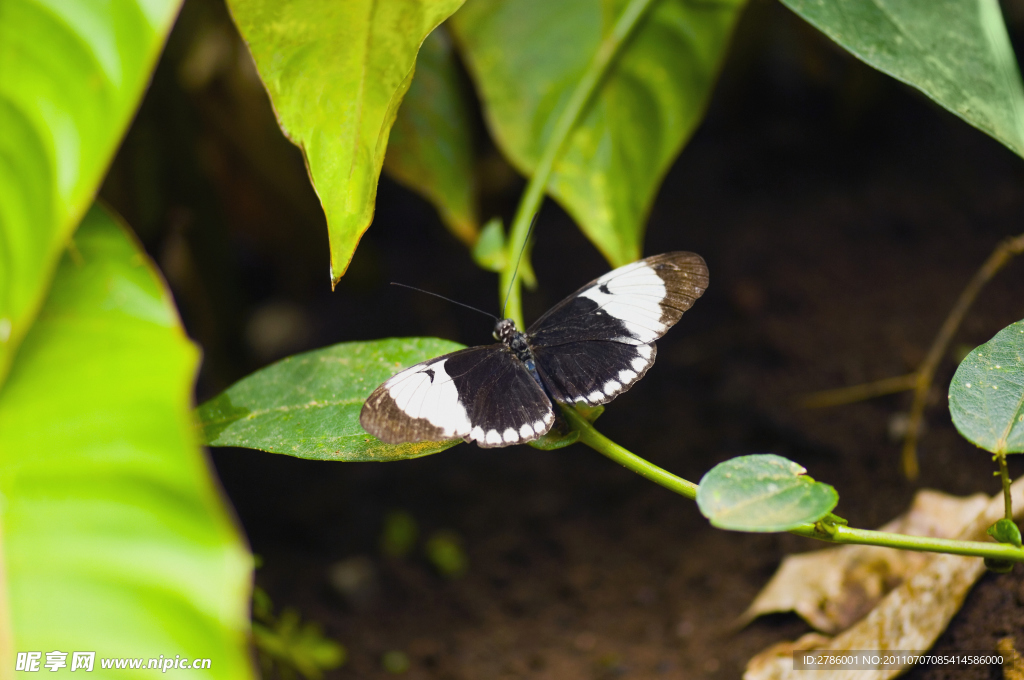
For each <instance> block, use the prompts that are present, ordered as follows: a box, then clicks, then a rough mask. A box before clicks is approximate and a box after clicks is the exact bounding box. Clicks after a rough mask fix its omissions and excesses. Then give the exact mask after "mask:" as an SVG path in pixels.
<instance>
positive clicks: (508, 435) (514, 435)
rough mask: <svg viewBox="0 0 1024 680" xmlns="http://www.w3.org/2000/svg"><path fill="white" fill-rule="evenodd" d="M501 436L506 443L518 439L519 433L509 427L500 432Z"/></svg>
mask: <svg viewBox="0 0 1024 680" xmlns="http://www.w3.org/2000/svg"><path fill="white" fill-rule="evenodd" d="M501 438H502V439H504V440H505V443H506V444H511V443H512V442H517V441H519V433H518V432H516V431H515V430H513V429H512V428H511V427H509V428H506V429H505V431H504V432H502V433H501Z"/></svg>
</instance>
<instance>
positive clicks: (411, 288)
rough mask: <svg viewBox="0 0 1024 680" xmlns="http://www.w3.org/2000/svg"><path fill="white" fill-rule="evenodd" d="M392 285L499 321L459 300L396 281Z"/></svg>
mask: <svg viewBox="0 0 1024 680" xmlns="http://www.w3.org/2000/svg"><path fill="white" fill-rule="evenodd" d="M391 285H392V286H398V287H399V288H408V289H409V290H415V291H419V292H420V293H426V294H427V295H433V296H434V297H437V298H441V299H442V300H447V301H448V302H450V303H452V304H453V305H458V306H459V307H465V308H466V309H472V310H473V311H474V312H480V313H481V314H486V315H487V316H489V317H491V318H492V319H494V320H495V321H498V320H499V319H498V317H496V316H494V315H493V314H491V313H490V312H485V311H484V310H482V309H477V308H476V307H473V306H472V305H467V304H464V303H462V302H459V301H458V300H452V299H451V298H447V297H445V296H443V295H438V294H437V293H431V292H430V291H429V290H423V289H422V288H417V287H416V286H407V285H405V284H404V283H397V282H395V281H392V282H391Z"/></svg>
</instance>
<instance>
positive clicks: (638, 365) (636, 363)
mask: <svg viewBox="0 0 1024 680" xmlns="http://www.w3.org/2000/svg"><path fill="white" fill-rule="evenodd" d="M630 364H631V365H632V366H633V370H634V371H636V372H637V373H638V374H639V373H640V371H642V370H644V368H646V367H647V359H644V358H643V357H636V358H634V359H633V361H631V362H630Z"/></svg>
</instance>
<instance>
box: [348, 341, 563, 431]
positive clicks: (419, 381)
mask: <svg viewBox="0 0 1024 680" xmlns="http://www.w3.org/2000/svg"><path fill="white" fill-rule="evenodd" d="M554 421H555V414H554V410H553V407H552V404H551V400H550V399H549V398H548V396H547V395H546V394H545V393H544V390H543V389H542V388H541V387H540V385H538V384H537V382H536V381H535V380H534V379H533V377H531V375H530V373H529V371H528V370H527V369H526V367H525V366H524V365H523V362H521V361H519V359H517V358H516V357H515V355H513V354H512V352H511V351H509V349H508V348H507V347H505V346H504V345H487V346H482V347H471V348H469V349H464V350H460V351H458V352H453V353H451V354H445V355H444V356H440V357H437V358H436V359H431V360H429V361H424V362H423V363H419V364H416V365H415V366H411V367H410V368H407V369H405V370H404V371H401V372H400V373H397V374H396V375H394V376H392V377H391V378H390V379H389V380H388V381H387V382H385V383H384V384H383V385H381V386H380V387H378V388H377V389H376V390H374V392H373V394H371V395H370V397H369V398H368V399H367V400H366V403H365V404H363V410H362V412H361V413H360V414H359V422H360V424H361V425H362V426H363V429H365V430H366V431H367V432H369V433H370V434H372V435H374V436H375V437H377V438H378V439H380V440H381V441H383V442H386V443H388V444H401V443H404V442H417V441H441V440H444V439H460V438H461V439H465V440H466V441H467V442H468V441H474V442H476V443H477V444H479V445H480V446H482V447H484V448H492V447H498V446H510V445H512V444H522V443H525V442H528V441H533V440H534V439H537V438H538V437H540V436H541V435H544V434H546V433H547V432H548V430H550V429H551V425H552V424H553V423H554Z"/></svg>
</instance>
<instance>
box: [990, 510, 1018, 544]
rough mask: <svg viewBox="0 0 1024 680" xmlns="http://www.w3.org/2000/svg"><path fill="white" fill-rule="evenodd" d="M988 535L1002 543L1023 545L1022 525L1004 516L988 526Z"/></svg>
mask: <svg viewBox="0 0 1024 680" xmlns="http://www.w3.org/2000/svg"><path fill="white" fill-rule="evenodd" d="M988 535H989V536H991V537H992V538H994V539H995V540H997V541H999V542H1000V543H1009V544H1010V545H1015V546H1017V547H1018V548H1020V547H1021V538H1020V527H1018V526H1017V525H1016V524H1015V523H1014V521H1013V520H1012V519H1007V518H1005V517H1004V518H1003V519H1001V520H999V521H998V522H996V523H995V524H993V525H992V526H990V527H989V528H988Z"/></svg>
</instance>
